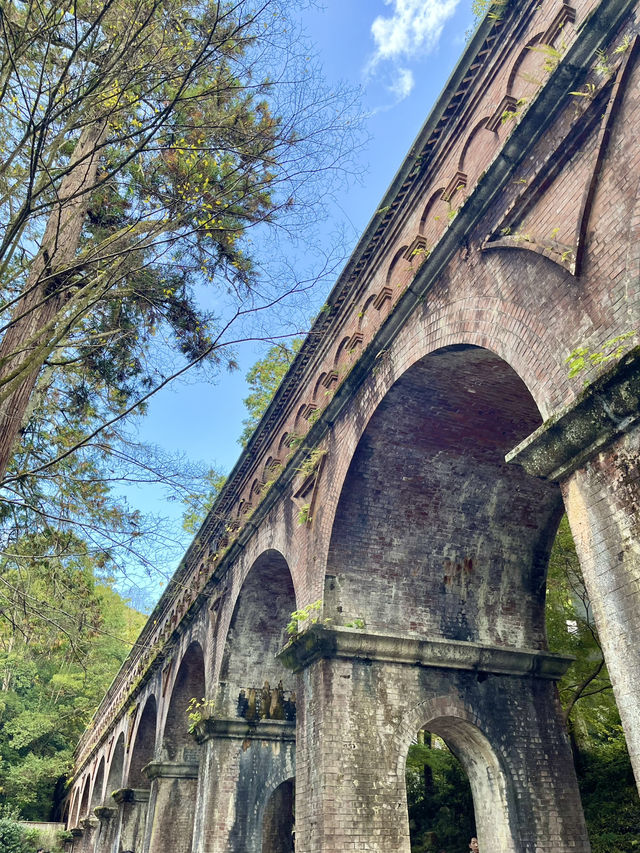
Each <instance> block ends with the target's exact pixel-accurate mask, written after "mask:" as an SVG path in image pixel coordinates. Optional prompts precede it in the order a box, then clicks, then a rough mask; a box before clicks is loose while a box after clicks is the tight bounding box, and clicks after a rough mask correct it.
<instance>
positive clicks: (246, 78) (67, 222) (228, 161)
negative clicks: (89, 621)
mask: <svg viewBox="0 0 640 853" xmlns="http://www.w3.org/2000/svg"><path fill="white" fill-rule="evenodd" d="M286 12H287V9H286V4H284V3H283V2H281V0H262V2H260V3H258V4H253V3H250V2H248V0H238V2H229V3H220V2H215V0H186V2H184V0H180V2H177V0H135V2H128V0H127V2H124V0H107V2H104V3H103V2H101V3H95V2H94V0H80V2H72V1H71V0H66V2H63V3H61V4H60V3H57V2H56V3H53V2H45V3H40V4H33V3H31V2H29V0H9V2H8V3H6V4H5V5H4V6H3V8H2V10H1V11H0V43H1V44H2V55H1V57H0V93H1V94H2V109H1V110H0V130H1V131H2V132H1V134H0V137H1V138H2V152H1V153H2V155H3V164H2V166H0V218H1V221H2V225H3V237H2V239H1V240H0V287H1V288H2V296H3V306H2V308H1V309H0V311H1V314H0V321H1V322H2V325H1V327H0V331H1V332H2V333H3V339H2V342H1V343H0V423H1V424H2V430H1V432H0V474H3V473H4V472H5V470H6V468H7V466H8V464H9V460H10V457H11V452H12V449H13V447H14V443H15V441H16V437H17V436H18V434H19V432H20V430H21V429H22V428H24V425H25V421H26V419H27V417H28V407H29V401H30V400H31V399H32V395H33V391H34V388H35V387H36V384H37V382H38V380H39V377H40V376H41V375H42V369H43V368H50V369H51V370H52V371H54V372H56V373H59V372H60V371H61V369H62V368H66V367H69V366H71V365H73V366H75V370H76V376H80V375H81V376H82V379H83V381H84V382H85V383H86V388H87V389H88V390H89V391H90V390H91V389H92V387H93V385H94V384H95V383H99V384H100V385H101V386H102V389H103V391H104V393H105V394H107V395H109V396H110V398H111V402H112V403H113V404H115V407H116V412H115V413H114V414H113V416H112V419H113V418H118V417H121V416H123V415H124V414H126V413H127V412H130V411H134V410H136V408H137V407H138V406H139V405H140V402H141V401H144V399H146V398H147V397H148V396H149V394H150V393H152V392H153V391H155V390H156V389H157V388H159V387H162V386H163V385H164V384H165V383H166V381H168V378H169V377H170V376H172V375H174V374H176V373H181V372H182V370H184V369H185V368H186V367H187V366H190V365H197V364H204V363H209V364H210V365H214V366H215V365H219V364H220V363H221V360H224V358H225V356H226V357H227V358H228V357H229V356H228V349H227V348H228V346H229V345H230V344H231V343H232V341H233V339H234V335H233V333H232V329H233V328H235V326H236V325H238V326H239V328H240V334H239V337H246V336H247V335H250V334H251V332H250V331H248V329H247V325H246V319H247V317H248V316H249V315H250V314H252V313H253V312H256V311H265V310H267V309H268V308H269V307H270V306H272V305H273V304H275V303H277V302H279V301H280V300H281V299H283V297H284V296H285V295H286V294H289V293H291V292H295V291H297V290H299V289H300V287H301V286H307V285H308V281H307V282H303V283H301V282H300V281H299V280H295V279H292V278H291V277H289V278H287V279H284V276H283V273H284V269H285V266H286V265H284V264H280V265H277V264H276V265H275V266H273V265H272V266H271V267H270V268H269V265H268V264H267V263H266V260H267V258H266V257H265V255H264V254H261V250H262V249H263V245H261V244H260V242H259V236H258V235H259V232H260V230H261V229H262V228H264V227H269V228H280V229H288V230H289V232H292V231H295V232H296V233H298V234H304V233H305V231H308V229H309V228H310V223H311V222H313V221H314V219H316V218H317V216H318V205H312V204H311V199H317V201H318V202H319V203H321V196H322V194H321V193H320V191H319V184H320V182H324V181H325V179H326V177H327V170H332V174H335V167H336V166H337V164H338V162H339V160H340V158H341V157H342V155H343V154H344V153H345V152H347V151H349V150H350V148H351V147H352V145H353V139H354V137H353V127H354V124H353V119H352V114H351V113H352V111H351V108H350V104H348V103H347V101H346V99H345V94H344V92H342V91H334V92H333V93H329V94H324V93H322V92H321V90H320V88H319V87H318V85H317V83H316V82H314V81H315V77H314V74H313V72H312V71H310V67H311V62H309V61H307V60H309V57H308V56H306V55H305V53H304V52H303V51H300V50H299V49H300V48H302V47H303V45H301V44H300V43H299V42H297V41H296V38H295V36H294V37H293V38H292V37H291V36H290V30H291V26H292V25H291V22H290V20H289V17H288V16H287V14H286ZM249 229H257V232H258V233H257V235H256V238H254V239H256V243H254V246H257V249H254V251H253V254H252V252H251V244H250V240H249V238H248V236H247V231H248V230H249ZM277 241H278V234H277V232H276V234H275V235H274V236H272V238H271V246H272V247H273V250H274V255H276V256H277V255H278V243H277ZM283 281H284V284H283ZM207 292H208V293H209V294H210V295H206V294H207ZM176 353H177V355H178V357H179V359H178V362H177V364H176V355H175V354H176ZM107 423H109V422H107ZM93 426H94V429H93V431H87V432H85V434H84V435H83V436H78V439H77V441H76V443H75V445H73V447H77V446H78V445H81V444H82V443H83V441H87V440H91V437H92V435H93V434H95V433H96V430H99V429H100V428H101V427H102V425H101V424H95V425H93ZM71 449H72V448H70V449H69V451H68V452H70V451H71ZM54 458H55V457H54ZM53 461H54V460H53V459H51V458H50V459H47V460H44V461H43V462H42V463H41V465H40V468H43V467H44V466H50V465H52V464H53ZM23 473H24V472H16V473H14V474H13V479H12V478H10V480H11V481H14V480H15V478H16V477H20V476H22V475H23Z"/></svg>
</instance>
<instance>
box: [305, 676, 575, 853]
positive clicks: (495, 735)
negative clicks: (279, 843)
mask: <svg viewBox="0 0 640 853" xmlns="http://www.w3.org/2000/svg"><path fill="white" fill-rule="evenodd" d="M301 678H302V680H303V681H304V685H305V686H304V690H305V693H306V694H307V695H309V696H311V697H312V699H311V701H310V702H309V703H307V705H306V709H305V717H304V720H301V727H300V728H301V731H300V734H299V738H298V754H297V774H296V786H297V807H296V837H297V841H298V843H299V845H300V849H301V850H304V851H310V853H316V851H337V850H343V849H344V850H349V849H353V850H366V849H367V844H369V845H371V847H370V849H374V850H380V851H389V853H391V851H397V853H408V851H409V827H408V820H407V810H406V794H405V783H404V771H405V764H406V756H407V752H408V748H409V744H410V742H411V739H412V738H415V737H416V735H417V732H418V730H419V729H420V728H423V727H424V728H426V729H427V730H429V731H432V732H434V733H436V734H440V735H441V736H442V737H444V738H445V739H446V740H447V742H448V743H450V744H451V746H452V748H453V749H454V750H455V752H456V754H457V756H458V758H459V760H460V761H461V763H462V764H463V766H464V767H465V769H466V771H467V773H468V775H469V779H470V782H471V785H472V790H473V794H474V802H475V803H476V804H477V806H478V807H477V808H476V821H477V825H478V835H479V837H480V838H481V839H482V845H483V847H484V848H485V849H487V850H496V851H498V850H499V851H501V853H510V851H530V850H537V851H545V853H546V851H549V853H551V852H552V851H553V853H561V852H562V851H569V850H581V851H586V850H588V849H589V848H588V842H587V840H586V830H585V827H584V821H583V818H582V814H581V810H580V806H579V799H578V794H577V788H576V786H575V781H574V778H573V766H572V761H571V752H570V748H569V745H568V741H567V738H566V735H565V733H564V729H563V727H562V724H561V720H560V713H559V706H558V702H557V697H556V695H555V690H554V688H553V685H552V684H550V683H545V682H543V681H535V680H532V679H528V678H516V677H510V676H488V677H486V678H479V677H478V675H477V673H456V674H452V673H451V672H446V671H442V670H440V671H438V670H435V669H420V668H418V667H416V666H411V665H394V664H391V663H381V662H379V661H371V660H356V661H353V660H352V661H349V660H329V661H322V662H319V663H316V664H313V665H312V666H311V667H309V669H307V670H306V671H305V672H304V675H303V676H302V677H301ZM318 721H321V722H320V725H318ZM492 774H493V778H492Z"/></svg>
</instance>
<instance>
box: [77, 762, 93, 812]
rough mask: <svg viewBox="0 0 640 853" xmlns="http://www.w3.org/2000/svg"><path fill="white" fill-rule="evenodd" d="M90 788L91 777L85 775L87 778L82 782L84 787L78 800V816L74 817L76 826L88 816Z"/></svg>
mask: <svg viewBox="0 0 640 853" xmlns="http://www.w3.org/2000/svg"><path fill="white" fill-rule="evenodd" d="M90 787H91V776H90V775H89V774H87V778H86V779H85V782H84V787H83V789H82V799H81V800H80V807H79V809H78V814H77V815H76V824H78V823H79V822H80V821H81V820H83V819H84V818H86V817H88V815H89V789H90Z"/></svg>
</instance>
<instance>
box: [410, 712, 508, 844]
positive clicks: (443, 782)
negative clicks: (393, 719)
mask: <svg viewBox="0 0 640 853" xmlns="http://www.w3.org/2000/svg"><path fill="white" fill-rule="evenodd" d="M406 785H407V801H408V807H409V832H410V837H411V850H412V851H420V853H437V851H440V850H460V851H465V850H467V849H468V845H469V841H470V839H471V838H472V837H474V836H475V837H477V838H479V840H480V849H481V850H500V851H501V853H502V851H504V853H511V851H515V850H517V849H518V847H517V842H516V840H515V839H514V837H513V832H512V829H511V826H510V821H509V814H508V806H507V794H506V789H507V780H506V777H505V774H504V772H503V771H502V769H501V767H500V764H499V762H498V759H497V757H496V754H495V752H494V751H493V750H492V748H491V746H490V744H489V741H488V739H487V738H486V737H485V736H484V734H483V733H482V732H481V731H480V730H479V729H478V728H477V727H476V726H474V725H473V724H471V723H469V722H467V721H465V720H461V719H458V718H455V717H443V718H438V719H434V720H430V721H429V723H428V730H426V729H421V730H420V731H419V732H418V734H417V737H416V742H415V743H414V744H411V746H410V747H409V750H408V754H407V765H406ZM474 803H476V804H477V809H474Z"/></svg>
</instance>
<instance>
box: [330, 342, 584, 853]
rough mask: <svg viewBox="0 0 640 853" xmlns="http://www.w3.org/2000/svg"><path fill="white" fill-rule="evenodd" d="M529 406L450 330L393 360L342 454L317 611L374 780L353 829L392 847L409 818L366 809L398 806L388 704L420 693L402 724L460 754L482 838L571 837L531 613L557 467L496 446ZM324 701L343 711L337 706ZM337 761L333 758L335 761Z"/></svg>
mask: <svg viewBox="0 0 640 853" xmlns="http://www.w3.org/2000/svg"><path fill="white" fill-rule="evenodd" d="M541 421H542V418H541V416H540V413H539V411H538V408H537V406H536V404H535V401H534V400H533V398H532V396H531V394H530V392H529V391H528V389H527V387H526V385H525V384H524V382H523V381H522V380H521V379H520V378H519V376H518V375H517V374H516V372H515V371H514V370H513V369H512V368H511V367H510V366H509V365H508V364H507V363H506V362H505V361H504V360H503V359H501V358H500V357H499V356H497V355H496V354H495V353H493V352H491V351H489V350H487V349H484V348H480V347H476V346H468V345H457V346H451V347H446V348H443V349H440V350H438V351H436V352H434V353H431V354H429V355H427V356H425V357H423V358H422V359H420V360H419V361H417V362H416V363H414V364H413V365H412V366H411V367H410V368H409V369H408V370H406V371H405V373H403V374H402V375H401V376H400V378H399V379H398V380H397V381H396V382H395V384H394V385H393V386H392V387H391V388H390V390H389V391H388V392H387V394H386V396H385V397H384V398H383V399H382V401H381V402H380V403H379V405H378V407H377V409H376V410H375V411H374V413H373V414H372V416H371V417H370V419H369V420H368V422H367V424H366V426H365V428H364V431H363V433H362V435H361V438H360V441H359V443H358V445H357V447H356V450H355V452H354V454H353V456H352V459H351V462H350V466H349V469H348V471H347V474H346V477H345V479H344V482H343V486H342V491H341V495H340V499H339V502H338V505H337V508H336V513H335V516H334V524H333V531H332V538H331V541H330V546H329V552H328V558H327V572H326V574H327V577H326V582H325V598H324V611H323V616H324V617H325V618H328V619H330V620H331V622H330V623H329V625H330V627H329V629H328V630H329V631H334V632H335V637H334V638H330V639H329V640H327V642H332V643H335V644H336V647H337V648H338V650H339V651H340V650H341V649H344V650H345V652H346V653H345V655H344V657H345V658H346V659H347V660H348V661H349V669H348V670H347V669H346V665H345V671H342V670H340V669H339V668H338V666H336V671H337V672H340V674H341V675H343V676H344V681H343V682H342V683H341V684H340V691H341V694H343V695H342V702H343V703H344V704H345V705H346V706H348V708H349V714H350V715H351V716H353V714H358V715H359V716H358V729H357V731H358V737H362V741H363V743H364V742H366V743H368V744H371V747H370V749H372V750H373V753H374V755H375V758H374V759H373V760H372V761H371V764H372V765H373V767H368V768H367V773H368V774H372V773H374V772H375V774H376V778H378V779H379V780H380V783H379V785H378V786H377V790H371V791H369V790H367V789H366V788H365V786H360V785H359V783H358V779H357V776H356V778H355V783H358V785H357V786H356V784H355V783H354V790H356V793H355V795H354V799H353V801H354V803H355V805H353V807H352V808H353V815H354V817H353V818H352V821H353V820H359V818H358V817H357V815H361V814H369V815H370V816H371V817H370V819H369V820H368V822H367V825H366V826H363V827H362V828H361V829H362V832H361V833H360V834H362V833H364V832H370V833H371V837H372V838H373V837H374V835H375V834H376V833H377V834H380V833H385V832H386V833H387V835H388V837H389V840H388V845H389V848H390V849H392V848H393V849H398V850H399V851H400V850H402V851H403V853H405V851H407V850H408V849H409V846H408V845H409V838H408V835H409V832H408V821H406V822H404V823H403V822H402V821H401V820H400V819H399V820H398V822H397V823H396V824H395V825H394V828H393V829H392V830H389V831H387V829H386V827H388V821H385V819H384V818H383V817H378V815H383V813H384V809H385V808H386V809H392V808H394V807H395V808H397V805H396V806H394V802H395V803H397V797H398V795H399V794H398V787H397V786H398V785H400V786H401V787H402V788H403V789H404V785H403V781H404V771H405V765H404V763H402V768H401V769H400V766H399V765H398V764H396V763H395V762H396V761H398V760H401V761H402V762H404V760H405V758H406V750H407V749H408V743H407V745H406V746H405V747H404V751H403V749H400V751H399V752H397V751H396V749H397V747H396V746H394V744H393V741H392V739H391V738H390V736H389V735H390V732H392V731H393V723H392V721H393V720H394V719H398V718H402V719H405V720H406V717H405V715H406V713H407V707H414V708H417V707H420V708H423V706H424V708H426V707H427V705H428V706H429V719H424V718H423V719H419V718H414V717H412V718H411V720H410V721H409V720H406V724H407V725H409V724H410V725H409V729H413V732H412V733H413V735H414V736H415V732H416V731H417V728H418V727H419V726H421V725H426V726H427V728H428V730H429V731H431V732H433V733H435V734H437V735H438V736H439V737H442V738H443V740H444V741H445V742H446V743H447V744H448V746H449V748H450V749H451V751H452V752H453V754H454V755H456V756H457V758H458V759H459V761H460V763H461V765H462V766H463V768H464V770H465V773H466V774H467V776H468V778H469V782H470V785H471V790H472V794H473V803H474V808H475V813H476V819H477V830H478V838H479V840H480V847H481V849H483V848H484V849H493V850H501V851H516V850H521V849H535V848H536V847H541V848H543V849H544V848H545V847H546V848H548V849H554V845H556V846H555V849H563V850H564V849H569V848H570V846H571V845H573V844H575V845H576V846H577V847H580V845H581V844H582V843H583V842H584V843H586V841H585V834H584V819H583V816H582V811H581V808H580V801H579V795H578V790H577V784H576V780H575V776H574V774H573V772H572V768H571V758H570V754H569V752H568V749H567V744H566V740H565V738H564V734H563V731H562V720H561V716H560V714H559V713H558V705H557V694H556V692H555V688H554V684H553V679H554V678H555V677H556V674H557V672H559V671H560V667H559V663H560V662H559V661H557V660H555V659H553V658H551V657H550V656H549V655H548V654H547V638H546V631H545V581H546V572H547V566H548V561H549V553H550V549H551V545H552V542H553V538H554V536H555V532H556V529H557V525H558V522H559V518H560V515H561V510H562V500H561V495H560V492H559V489H558V486H557V485H556V484H555V483H551V482H547V481H543V480H541V479H538V478H535V477H532V476H530V475H529V474H527V473H526V471H525V470H524V469H523V468H520V467H519V466H516V465H509V464H507V463H506V462H505V455H506V454H507V453H508V452H509V451H510V450H512V449H513V448H514V447H515V446H516V445H517V444H518V443H520V442H521V441H522V440H523V439H525V438H526V437H527V436H529V435H530V434H531V433H532V432H533V431H534V430H535V429H536V428H537V427H538V426H539V425H540V424H541ZM348 631H351V632H353V631H362V632H363V637H362V639H356V638H355V637H353V636H352V635H351V634H349V633H347V632H348ZM352 648H356V649H360V650H362V651H361V652H360V653H359V654H356V655H354V654H353V653H352V652H351V651H350V650H351V649H352ZM365 651H366V658H367V660H368V661H369V664H368V665H367V664H366V663H365V662H363V658H364V657H365V654H364V652H365ZM543 667H547V668H546V669H544V668H543ZM554 667H558V668H557V669H554ZM538 673H539V674H538ZM337 680H338V679H337V678H334V681H337ZM337 689H338V688H336V690H337ZM373 701H375V702H376V703H377V710H376V714H377V718H376V722H375V724H374V717H373V712H369V710H368V709H369V708H370V706H371V703H372V702H373ZM361 708H363V709H366V710H363V711H360V709H361ZM334 714H336V715H338V714H340V720H341V726H342V727H346V725H347V724H348V723H349V717H348V716H347V715H345V714H342V713H341V712H340V711H339V710H334ZM419 716H420V714H418V717H419ZM523 719H526V721H527V724H526V728H525V727H524V726H523ZM464 721H469V722H464ZM403 725H405V724H404V723H403ZM414 725H415V726H416V728H413V727H414ZM354 728H355V726H354ZM481 732H482V734H481ZM547 741H548V742H552V741H553V742H555V743H556V747H555V749H554V753H553V755H549V753H548V751H544V750H543V747H542V744H544V743H546V742H547ZM352 749H353V750H354V753H353V754H354V756H359V757H358V761H359V763H360V764H361V765H362V764H363V763H364V762H365V760H366V761H368V760H369V759H367V758H366V756H365V755H364V754H363V755H360V752H361V751H362V752H363V753H364V752H366V750H365V747H364V746H361V745H360V744H359V743H358V742H357V741H356V739H355V738H354V742H353V744H352ZM325 760H326V761H331V760H335V761H336V762H340V761H341V759H340V758H339V757H334V756H331V757H327V758H326V759H325ZM396 768H397V771H396ZM350 772H352V771H350V769H349V768H348V767H346V766H345V765H344V762H343V763H341V764H340V773H341V774H342V775H343V777H344V778H347V777H348V775H349V773H350ZM353 772H356V771H353ZM383 786H384V787H383ZM350 807H351V805H350ZM491 810H493V813H494V816H495V815H500V814H501V815H503V817H501V818H500V819H499V821H498V825H497V826H493V825H490V824H489V823H488V821H490V820H491V818H490V817H489V815H490V812H491ZM376 821H377V823H376ZM553 821H556V825H557V826H558V827H560V828H559V829H558V830H557V832H556V831H555V830H554V832H552V831H551V830H550V829H549V827H550V826H551V823H552V822H553ZM485 822H486V823H485ZM401 824H402V825H401ZM393 833H395V836H393V837H392V835H393ZM558 838H562V841H561V843H558ZM467 843H468V840H467ZM563 845H564V846H563ZM374 849H375V848H374Z"/></svg>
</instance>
